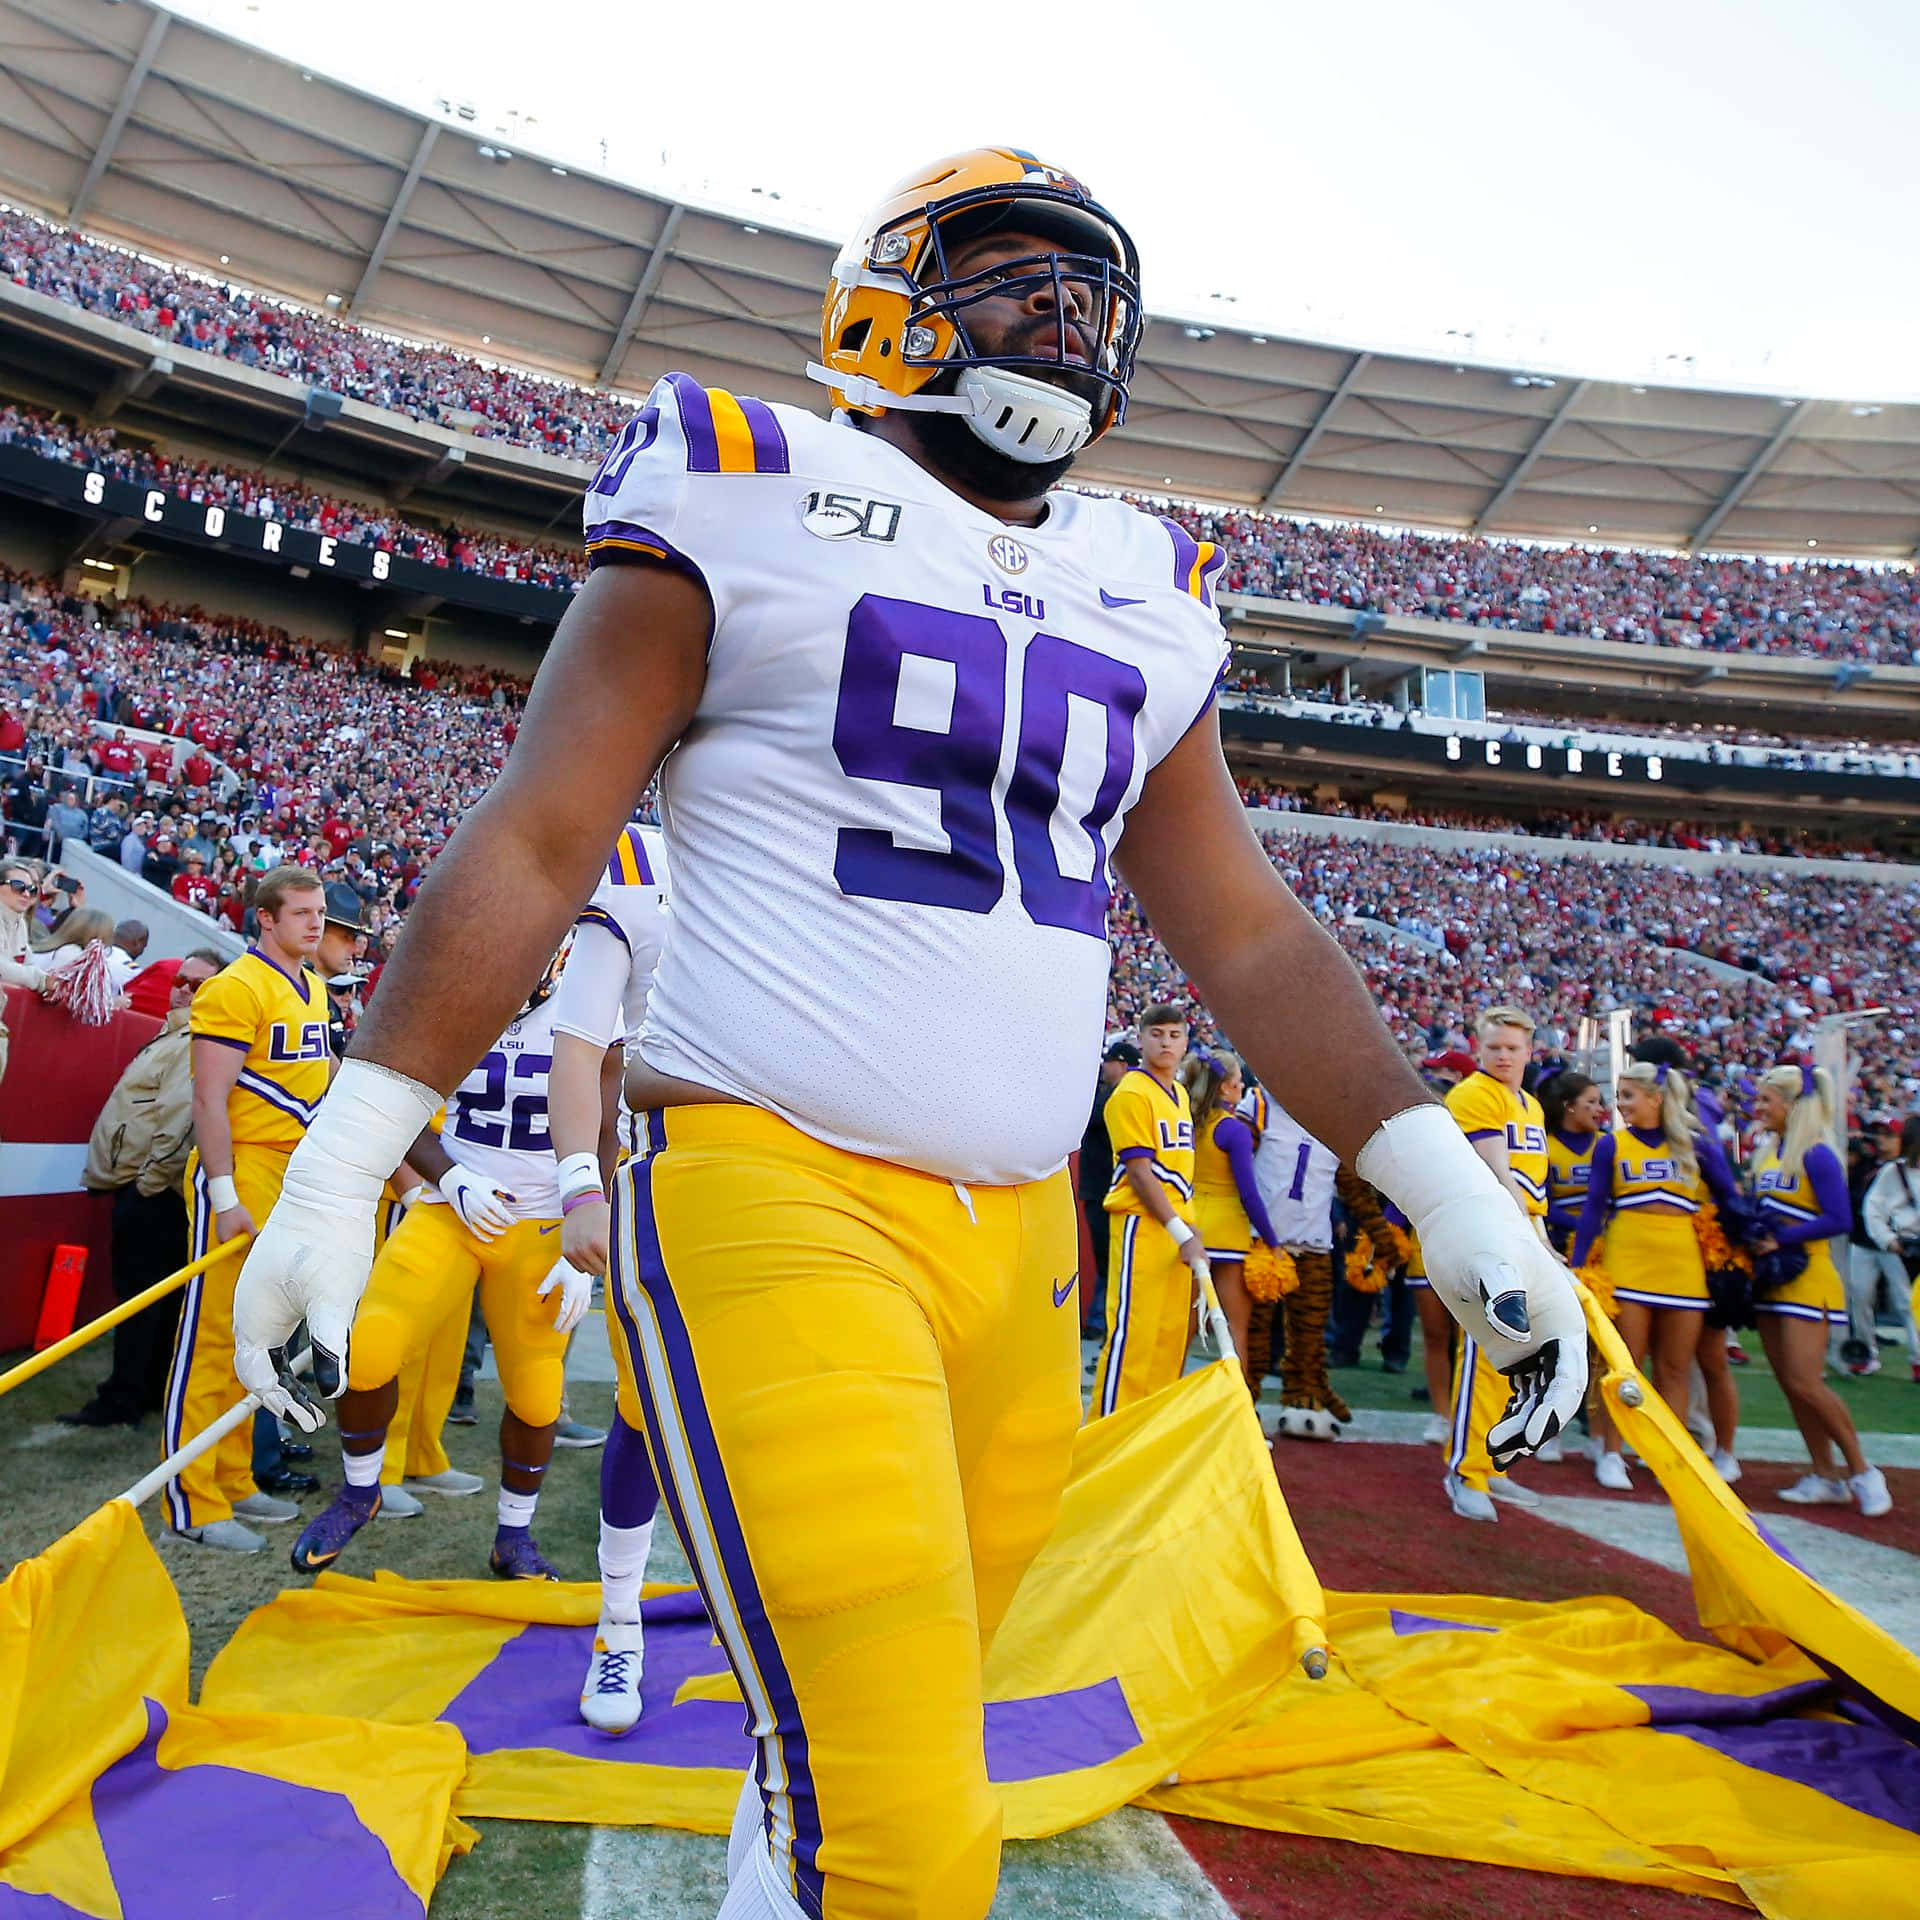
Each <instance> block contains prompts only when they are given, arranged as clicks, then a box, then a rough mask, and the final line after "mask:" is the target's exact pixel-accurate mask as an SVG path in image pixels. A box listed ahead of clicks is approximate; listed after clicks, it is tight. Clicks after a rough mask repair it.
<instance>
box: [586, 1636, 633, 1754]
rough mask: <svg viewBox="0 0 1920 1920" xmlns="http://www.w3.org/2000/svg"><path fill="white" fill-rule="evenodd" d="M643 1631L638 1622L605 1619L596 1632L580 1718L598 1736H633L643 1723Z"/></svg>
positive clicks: (588, 1663) (588, 1664)
mask: <svg viewBox="0 0 1920 1920" xmlns="http://www.w3.org/2000/svg"><path fill="white" fill-rule="evenodd" d="M642 1633H643V1629H642V1627H641V1625H640V1622H639V1621H638V1620H609V1619H607V1618H606V1616H605V1615H602V1616H601V1619H600V1624H599V1626H597V1627H596V1628H595V1629H594V1634H593V1658H592V1659H591V1660H589V1661H588V1662H587V1678H586V1683H585V1685H583V1686H582V1687H581V1689H580V1718H581V1719H582V1720H584V1721H585V1722H586V1723H587V1725H588V1726H590V1727H592V1728H593V1729H594V1731H595V1732H597V1733H607V1734H621V1733H631V1732H632V1731H633V1729H634V1727H635V1726H637V1725H638V1724H639V1720H640V1668H641V1663H642V1660H643V1657H644V1649H643V1647H642V1645H641V1639H642Z"/></svg>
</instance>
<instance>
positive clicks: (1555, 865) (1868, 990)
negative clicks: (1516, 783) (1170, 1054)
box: [1108, 832, 1920, 1119]
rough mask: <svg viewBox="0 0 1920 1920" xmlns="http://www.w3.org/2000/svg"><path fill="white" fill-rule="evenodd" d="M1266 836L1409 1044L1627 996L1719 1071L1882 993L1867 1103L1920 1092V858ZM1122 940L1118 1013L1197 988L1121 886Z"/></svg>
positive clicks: (1556, 1031)
mask: <svg viewBox="0 0 1920 1920" xmlns="http://www.w3.org/2000/svg"><path fill="white" fill-rule="evenodd" d="M1267 848H1268V851H1269V853H1270V854H1271V855H1272V857H1273V860H1274V863H1275V865H1276V867H1277V868H1278V869H1279V871H1280V872H1281V874H1282V875H1283V876H1284V877H1285V879H1286V880H1287V882H1288V884H1289V885H1290V886H1291V887H1292V888H1293V889H1294V891H1295V892H1296V893H1297V894H1298V895H1299V896H1300V898H1301V899H1302V900H1303V901H1304V902H1305V903H1306V904H1307V905H1308V907H1310V908H1311V909H1312V911H1313V912H1314V913H1315V915H1316V916H1317V917H1318V918H1319V919H1320V920H1321V921H1322V923H1323V924H1324V925H1325V926H1326V927H1327V928H1328V930H1329V931H1330V932H1331V933H1333V934H1334V936H1335V937H1336V938H1337V939H1338V940H1339V941H1340V943H1341V945H1342V946H1344V947H1345V948H1346V950H1347V951H1348V953H1350V954H1351V955H1352V957H1353V958H1354V960H1355V961H1356V962H1357V963H1358V964H1359V966H1360V968H1361V970H1362V971H1363V972H1364V973H1365V975H1366V977H1367V982H1368V985H1369V986H1370V987H1371V988H1372V990H1373V994H1374V997H1375V999H1376V1000H1377V1001H1378V1002H1379V1005H1380V1010H1381V1013H1382V1015H1383V1016H1384V1018H1385V1019H1386V1021H1387V1024H1388V1025H1389V1027H1391V1028H1392V1029H1393V1032H1394V1034H1395V1036H1396V1038H1398V1039H1399V1040H1400V1041H1401V1043H1402V1045H1403V1046H1404V1047H1405V1048H1406V1050H1407V1052H1408V1054H1409V1056H1413V1057H1425V1056H1427V1055H1430V1054H1433V1053H1438V1052H1442V1051H1445V1050H1446V1049H1448V1048H1451V1047H1459V1046H1462V1045H1464V1044H1465V1043H1466V1040H1467V1037H1468V1035H1469V1034H1470V1033H1471V1031H1472V1026H1473V1019H1474V1015H1475V1013H1476V1011H1477V1010H1478V1009H1480V1008H1484V1007H1487V1006H1490V1005H1494V1004H1496V1003H1498V1002H1501V1001H1515V1002H1518V1003H1519V1004H1520V1005H1522V1006H1525V1007H1527V1008H1529V1009H1530V1010H1531V1011H1532V1012H1533V1014H1534V1016H1535V1018H1536V1019H1537V1020H1538V1021H1539V1022H1540V1026H1541V1041H1542V1045H1543V1046H1545V1047H1547V1048H1548V1049H1549V1050H1554V1049H1564V1048H1565V1047H1567V1046H1568V1045H1570V1044H1571V1043H1572V1040H1573V1038H1574V1034H1575V1032H1576V1029H1577V1027H1578V1023H1579V1020H1580V1017H1581V1016H1582V1015H1583V1014H1594V1015H1600V1014H1604V1013H1606V1012H1607V1011H1609V1010H1611V1009H1613V1008H1616V1007H1627V1008H1631V1009H1633V1010H1634V1012H1635V1013H1636V1015H1637V1016H1638V1019H1637V1022H1636V1024H1637V1025H1640V1026H1646V1025H1653V1026H1658V1027H1660V1028H1662V1029H1664V1030H1666V1031H1668V1032H1671V1033H1672V1034H1674V1036H1675V1037H1676V1038H1678V1039H1680V1040H1681V1041H1682V1042H1683V1043H1684V1044H1685V1045H1687V1046H1688V1047H1689V1048H1690V1049H1692V1050H1693V1051H1694V1053H1695V1055H1696V1058H1697V1060H1698V1061H1699V1063H1700V1065H1701V1067H1702V1068H1703V1069H1705V1070H1706V1071H1707V1072H1708V1073H1709V1074H1710V1075H1711V1076H1712V1077H1714V1078H1718V1079H1722V1080H1725V1079H1728V1078H1730V1077H1733V1076H1734V1075H1735V1074H1736V1073H1737V1070H1739V1069H1741V1068H1746V1069H1749V1070H1757V1069H1759V1068H1763V1067H1766V1066H1770V1065H1772V1064H1774V1062H1775V1061H1777V1060H1778V1059H1780V1058H1781V1057H1783V1056H1786V1055H1794V1056H1798V1055H1800V1054H1803V1053H1805V1052H1806V1051H1807V1050H1808V1049H1809V1048H1811V1046H1812V1044H1813V1040H1814V1033H1815V1024H1816V1022H1817V1021H1818V1020H1819V1019H1820V1018H1821V1017H1822V1016H1823V1015H1826V1014H1830V1013H1839V1012H1850V1011H1857V1010H1860V1009H1864V1008H1867V1007H1884V1008H1886V1009H1887V1012H1886V1013H1885V1014H1884V1015H1883V1016H1882V1017H1881V1018H1879V1019H1878V1020H1876V1021H1874V1022H1872V1023H1871V1024H1868V1025H1865V1026H1863V1027H1859V1028H1856V1029H1855V1030H1854V1032H1853V1035H1852V1040H1853V1044H1854V1046H1855V1047H1856V1049H1857V1050H1858V1052H1859V1055H1860V1058H1861V1061H1862V1067H1861V1073H1860V1077H1859V1080H1858V1082H1857V1084H1856V1086H1855V1089H1854V1095H1853V1108H1854V1113H1855V1117H1856V1119H1861V1118H1877V1117H1881V1116H1886V1115H1892V1116H1896V1117H1897V1116H1900V1115H1903V1114H1906V1113H1908V1112H1910V1111H1913V1110H1914V1109H1915V1108H1916V1107H1917V1106H1920V953H1916V951H1915V946H1914V941H1913V937H1912V929H1913V927H1914V925H1915V923H1916V921H1917V920H1920V878H1916V880H1915V882H1914V883H1913V884H1910V885H1904V886H1886V885H1878V884H1874V883H1870V882H1867V881H1857V880H1852V879H1840V878H1834V877H1828V876H1823V875H1818V874H1804V875H1793V874H1791V873H1788V872H1785V871H1781V872H1771V873H1751V872H1747V871H1744V870H1739V869H1732V868H1719V869H1715V870H1714V871H1712V872H1710V873H1707V874H1700V873H1696V872H1692V871H1689V870H1686V869H1681V868H1675V867H1666V866H1646V865H1633V866H1627V865H1617V866H1613V865H1607V864H1605V863H1603V862H1598V861H1594V860H1591V859H1584V858H1578V857H1572V856H1567V855H1561V856H1558V857H1556V856H1554V855H1552V854H1548V853H1545V852H1541V851H1535V850H1533V849H1530V848H1527V847H1522V846H1507V847H1499V848H1492V849H1485V850H1474V851H1453V850H1451V849H1440V848H1433V847H1386V846H1378V845H1373V844H1371V843H1365V842H1359V841H1350V840H1349V841H1343V840H1333V839H1329V838H1327V837H1325V836H1322V835H1316V834H1312V833H1304V832H1303V833H1301V834H1298V835H1284V836H1280V835H1276V836H1273V837H1271V838H1269V839H1268V841H1267ZM1112 942H1113V951H1114V972H1113V980H1112V987H1111V995H1110V1004H1109V1013H1108V1021H1109V1026H1110V1027H1119V1026H1122V1025H1125V1024H1127V1023H1128V1022H1130V1021H1131V1020H1132V1018H1133V1016H1134V1015H1135V1014H1136V1013H1137V1012H1138V1011H1139V1009H1140V1007H1141V1006H1142V1005H1144V1004H1146V1003H1147V1002H1148V1001H1151V1000H1158V999H1167V998H1172V999H1176V1000H1183V1001H1191V998H1192V996H1191V994H1190V992H1189V991H1188V989H1187V984H1186V979H1185V976H1184V975H1183V974H1182V973H1181V971H1180V970H1179V968H1178V967H1177V966H1176V965H1175V964H1174V961H1173V959H1172V956H1171V955H1169V954H1168V953H1167V951H1166V949H1165V948H1164V947H1162V946H1161V945H1160V943H1159V941H1158V940H1157V939H1155V937H1154V935H1153V932H1152V930H1151V929H1150V928H1149V927H1148V926H1147V925H1146V923H1145V922H1144V920H1143V919H1142V918H1141V916H1140V912H1139V909H1138V907H1137V906H1136V905H1135V903H1134V901H1133V899H1132V897H1131V896H1130V895H1128V894H1124V893H1123V894H1122V895H1121V896H1120V897H1119V899H1118V900H1117V902H1116V904H1115V911H1114V915H1113V920H1112ZM1704 961H1713V962H1715V963H1717V964H1716V965H1714V966H1708V965H1706V964H1703V962H1704ZM1727 969H1736V970H1737V971H1734V972H1729V971H1727ZM1198 1018H1199V1019H1200V1021H1201V1024H1202V1027H1203V1029H1204V1030H1205V1031H1206V1032H1207V1033H1209V1034H1211V1028H1210V1027H1208V1026H1207V1022H1206V1016H1205V1015H1204V1013H1201V1014H1200V1015H1199V1016H1198ZM1222 1037H1224V1036H1222Z"/></svg>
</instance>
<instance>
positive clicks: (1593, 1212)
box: [1572, 1133, 1620, 1273]
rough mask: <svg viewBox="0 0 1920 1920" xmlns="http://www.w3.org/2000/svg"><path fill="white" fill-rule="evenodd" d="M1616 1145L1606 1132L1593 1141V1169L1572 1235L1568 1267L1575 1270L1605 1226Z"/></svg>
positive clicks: (1588, 1178) (1583, 1261)
mask: <svg viewBox="0 0 1920 1920" xmlns="http://www.w3.org/2000/svg"><path fill="white" fill-rule="evenodd" d="M1619 1151H1620V1148H1619V1145H1618V1143H1617V1142H1616V1141H1615V1139H1614V1137H1613V1135H1612V1134H1610V1133H1603V1134H1602V1135H1601V1136H1600V1138H1599V1139H1598V1140H1596V1141H1595V1142H1594V1143H1593V1171H1592V1172H1591V1173H1590V1174H1588V1175H1587V1204H1586V1205H1585V1206H1584V1207H1582V1208H1581V1209H1580V1224H1579V1226H1578V1227H1576V1228H1575V1229H1574V1234H1573V1260H1572V1266H1573V1269H1574V1271H1575V1272H1576V1273H1577V1272H1579V1270H1580V1269H1581V1268H1582V1267H1584V1266H1585V1265H1586V1264H1587V1255H1588V1254H1590V1253H1591V1252H1592V1251H1593V1243H1594V1242H1595V1241H1596V1240H1598V1239H1599V1238H1600V1235H1601V1234H1602V1232H1604V1231H1605V1229H1606V1224H1607V1215H1608V1213H1609V1212H1610V1211H1611V1210H1612V1207H1613V1162H1614V1158H1615V1156H1616V1155H1617V1154H1618V1153H1619Z"/></svg>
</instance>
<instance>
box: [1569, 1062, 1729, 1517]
mask: <svg viewBox="0 0 1920 1920" xmlns="http://www.w3.org/2000/svg"><path fill="white" fill-rule="evenodd" d="M1617 1091H1618V1098H1619V1103H1620V1119H1621V1122H1622V1124H1621V1125H1619V1126H1617V1127H1615V1128H1614V1129H1613V1131H1612V1132H1611V1133H1607V1134H1603V1135H1602V1136H1601V1137H1600V1139H1599V1140H1598V1141H1597V1142H1596V1144H1595V1146H1594V1149H1593V1165H1592V1172H1591V1174H1590V1175H1589V1177H1588V1181H1587V1201H1586V1205H1585V1207H1584V1208H1583V1209H1582V1211H1581V1215H1580V1224H1579V1226H1578V1228H1577V1229H1576V1230H1575V1233H1574V1236H1573V1266H1574V1268H1575V1270H1576V1271H1578V1269H1579V1268H1581V1267H1582V1266H1584V1265H1585V1264H1586V1262H1587V1260H1588V1258H1589V1257H1590V1255H1591V1254H1592V1252H1593V1249H1594V1246H1595V1245H1596V1243H1598V1242H1599V1241H1600V1239H1601V1236H1602V1234H1603V1233H1604V1235H1605V1248H1604V1252H1603V1255H1602V1258H1603V1261H1604V1264H1605V1266H1606V1269H1607V1276H1608V1278H1609V1279H1610V1280H1611V1281H1612V1283H1613V1298H1614V1303H1615V1306H1616V1308H1617V1309H1618V1319H1619V1327H1620V1337H1621V1339H1622V1340H1623V1341H1624V1342H1625V1343H1626V1347H1627V1351H1628V1352H1629V1353H1631V1354H1632V1355H1633V1357H1634V1359H1635V1360H1636V1361H1637V1362H1638V1361H1642V1360H1645V1359H1647V1358H1648V1356H1650V1357H1651V1364H1650V1366H1649V1371H1650V1372H1651V1374H1652V1376H1653V1384H1654V1387H1655V1389H1656V1390H1657V1391H1658V1393H1659V1395H1660V1397H1661V1399H1663V1400H1664V1401H1665V1402H1666V1403H1667V1405H1668V1406H1670V1407H1671V1408H1672V1409H1673V1412H1674V1417H1675V1418H1676V1419H1677V1420H1678V1421H1679V1422H1680V1423H1681V1425H1682V1426H1684V1425H1685V1424H1686V1419H1687V1408H1688V1403H1689V1401H1690V1399H1691V1397H1692V1383H1693V1368H1694V1364H1695V1362H1698V1363H1699V1367H1700V1371H1701V1374H1702V1376H1703V1377H1704V1379H1705V1381H1706V1387H1707V1407H1708V1411H1709V1412H1710V1413H1711V1414H1712V1416H1713V1465H1714V1469H1715V1471H1716V1472H1717V1473H1719V1475H1720V1477H1721V1478H1722V1479H1723V1480H1725V1481H1727V1482H1728V1483H1729V1484H1731V1483H1732V1482H1733V1481H1735V1480H1738V1479H1739V1477H1740V1462H1739V1460H1738V1459H1737V1458H1736V1456H1735V1454H1734V1450H1733V1449H1734V1440H1735V1437H1736V1434H1737V1432H1738V1428H1739V1422H1740V1400H1739V1395H1738V1393H1737V1392H1736V1391H1735V1388H1734V1385H1733V1376H1732V1374H1731V1373H1729V1372H1728V1370H1727V1346H1726V1336H1725V1335H1724V1334H1723V1333H1722V1332H1721V1331H1720V1329H1719V1328H1717V1327H1709V1326H1708V1325H1707V1308H1708V1307H1709V1305H1711V1300H1710V1298H1709V1295H1708V1292H1707V1269H1706V1262H1705V1261H1704V1260H1703V1259H1702V1258H1701V1256H1700V1243H1699V1241H1698V1239H1697V1238H1696V1237H1695V1235H1694V1228H1693V1216H1694V1215H1695V1214H1696V1213H1698V1212H1699V1211H1700V1203H1701V1201H1702V1200H1703V1199H1704V1198H1705V1197H1706V1196H1707V1195H1708V1194H1709V1193H1711V1195H1712V1196H1713V1198H1714V1199H1715V1201H1717V1202H1718V1203H1720V1204H1721V1205H1723V1206H1724V1205H1725V1204H1726V1203H1727V1202H1728V1201H1730V1200H1732V1199H1734V1198H1735V1189H1734V1184H1733V1176H1732V1174H1731V1172H1730V1171H1729V1169H1728V1167H1727V1163H1726V1158H1725V1156H1724V1155H1723V1154H1722V1153H1721V1151H1720V1143H1719V1142H1718V1141H1717V1140H1716V1139H1714V1138H1713V1136H1712V1135H1711V1134H1709V1133H1708V1132H1707V1131H1706V1130H1705V1129H1704V1128H1703V1127H1702V1126H1701V1124H1700V1120H1699V1116H1698V1115H1697V1114H1696V1113H1695V1112H1694V1107H1693V1100H1692V1097H1691V1094H1690V1093H1689V1090H1688V1087H1687V1077H1686V1075H1685V1074H1683V1073H1681V1072H1680V1071H1679V1069H1678V1068H1675V1067H1667V1066H1654V1065H1651V1064H1649V1063H1647V1062H1645V1061H1635V1062H1634V1063H1633V1065H1631V1066H1629V1067H1627V1068H1625V1069H1624V1070H1623V1071H1622V1072H1621V1075H1620V1084H1619V1087H1618V1090H1617ZM1602 1464H1603V1465H1604V1464H1605V1458H1604V1455H1603V1459H1602ZM1624 1474H1625V1467H1624V1463H1622V1465H1621V1467H1620V1469H1619V1475H1620V1477H1624ZM1602 1484H1603V1485H1611V1484H1614V1481H1612V1480H1605V1479H1603V1481H1602Z"/></svg>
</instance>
